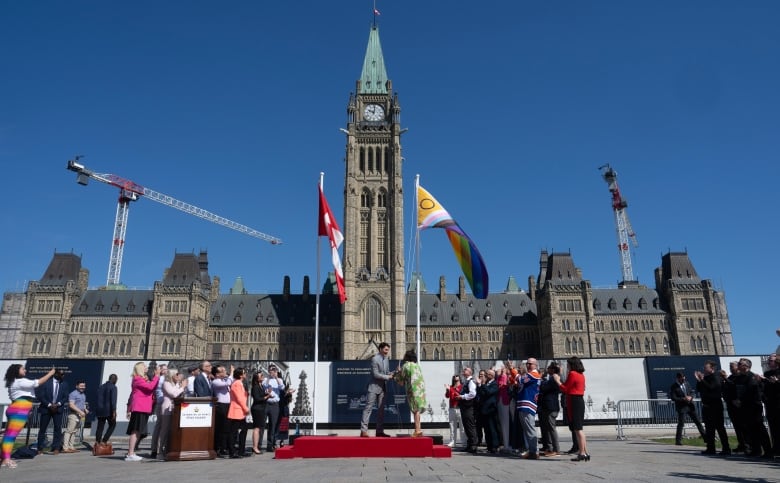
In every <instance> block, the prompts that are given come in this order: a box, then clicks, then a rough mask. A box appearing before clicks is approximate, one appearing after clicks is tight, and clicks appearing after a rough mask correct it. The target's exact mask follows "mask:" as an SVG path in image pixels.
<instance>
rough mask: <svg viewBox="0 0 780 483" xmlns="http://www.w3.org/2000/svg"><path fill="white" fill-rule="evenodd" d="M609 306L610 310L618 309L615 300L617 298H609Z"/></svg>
mask: <svg viewBox="0 0 780 483" xmlns="http://www.w3.org/2000/svg"><path fill="white" fill-rule="evenodd" d="M607 307H609V310H616V309H617V302H615V299H609V302H607Z"/></svg>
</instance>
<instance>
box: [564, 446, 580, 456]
mask: <svg viewBox="0 0 780 483" xmlns="http://www.w3.org/2000/svg"><path fill="white" fill-rule="evenodd" d="M579 452H580V450H579V448H574V447H572V448H571V449H570V450H569V451H567V452H566V454H576V453H579Z"/></svg>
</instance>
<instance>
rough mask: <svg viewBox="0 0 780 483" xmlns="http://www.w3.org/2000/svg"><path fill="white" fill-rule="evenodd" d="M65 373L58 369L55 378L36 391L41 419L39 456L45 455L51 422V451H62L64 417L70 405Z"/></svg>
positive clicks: (58, 452) (56, 452) (57, 452)
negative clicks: (44, 449) (47, 430)
mask: <svg viewBox="0 0 780 483" xmlns="http://www.w3.org/2000/svg"><path fill="white" fill-rule="evenodd" d="M63 377H65V373H64V372H62V369H57V371H56V372H55V373H54V377H52V378H51V379H49V380H48V381H46V383H45V384H44V385H43V386H40V387H39V388H38V390H37V391H36V396H37V397H38V401H39V402H40V406H38V413H39V414H40V417H41V423H40V427H39V428H38V454H41V453H43V447H44V445H45V443H46V429H47V428H48V427H49V422H53V423H54V427H53V428H52V442H51V450H52V452H53V453H54V454H60V451H62V415H63V413H64V411H65V408H66V407H67V404H68V393H70V388H69V387H68V383H67V382H65V381H63Z"/></svg>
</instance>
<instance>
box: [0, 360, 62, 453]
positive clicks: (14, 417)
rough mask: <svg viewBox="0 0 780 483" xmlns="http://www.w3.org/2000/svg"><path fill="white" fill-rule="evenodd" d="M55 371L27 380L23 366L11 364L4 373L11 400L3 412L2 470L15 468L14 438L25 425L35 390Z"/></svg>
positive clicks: (0, 446)
mask: <svg viewBox="0 0 780 483" xmlns="http://www.w3.org/2000/svg"><path fill="white" fill-rule="evenodd" d="M54 372H55V369H54V368H53V367H52V368H51V370H50V371H49V372H48V373H46V375H45V376H43V377H41V378H40V379H27V378H26V377H24V376H26V375H27V369H25V367H24V365H23V364H11V366H10V367H9V368H8V370H7V371H6V372H5V387H7V388H8V397H9V399H11V405H10V406H8V409H6V411H5V415H6V417H7V419H8V423H7V424H6V427H5V434H4V435H3V442H2V445H0V456H1V457H2V463H0V466H2V467H4V468H16V463H15V462H14V460H12V459H11V450H13V448H14V442H15V441H16V436H17V435H19V433H20V432H21V431H22V429H23V428H24V425H25V424H27V417H28V416H29V415H30V410H31V409H32V406H33V399H35V392H34V391H35V388H37V387H38V386H40V385H41V384H43V383H45V382H46V381H48V380H49V378H51V377H52V376H53V375H54Z"/></svg>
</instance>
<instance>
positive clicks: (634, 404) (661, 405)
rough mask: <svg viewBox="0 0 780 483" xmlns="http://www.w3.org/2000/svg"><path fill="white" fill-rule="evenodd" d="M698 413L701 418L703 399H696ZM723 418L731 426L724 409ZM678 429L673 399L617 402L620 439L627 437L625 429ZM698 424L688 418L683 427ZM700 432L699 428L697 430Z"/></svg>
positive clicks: (687, 428)
mask: <svg viewBox="0 0 780 483" xmlns="http://www.w3.org/2000/svg"><path fill="white" fill-rule="evenodd" d="M693 403H694V405H695V406H696V414H697V415H699V419H701V400H700V399H694V400H693ZM723 418H724V419H723V420H724V422H725V425H726V427H727V428H731V427H732V424H731V419H730V418H729V415H728V413H727V412H726V411H725V409H724V411H723ZM626 428H631V429H637V428H642V429H676V428H677V409H676V408H675V406H674V401H672V400H671V399H625V400H620V401H618V402H617V426H616V427H615V430H616V431H617V438H618V439H626V435H625V429H626ZM695 428H696V426H695V425H694V424H693V423H692V422H690V419H687V418H686V423H685V426H684V429H683V435H685V431H687V430H689V429H695ZM696 433H697V434H698V430H696Z"/></svg>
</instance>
